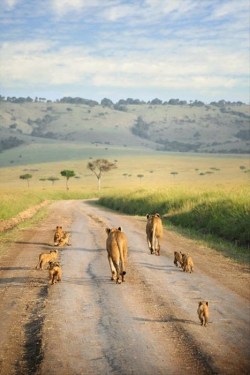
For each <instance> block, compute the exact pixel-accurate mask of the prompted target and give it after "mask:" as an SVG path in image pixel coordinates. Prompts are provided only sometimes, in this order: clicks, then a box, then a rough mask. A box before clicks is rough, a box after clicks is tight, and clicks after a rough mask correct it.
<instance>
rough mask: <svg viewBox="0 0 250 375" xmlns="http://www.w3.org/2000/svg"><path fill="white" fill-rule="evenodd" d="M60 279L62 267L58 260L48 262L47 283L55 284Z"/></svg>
mask: <svg viewBox="0 0 250 375" xmlns="http://www.w3.org/2000/svg"><path fill="white" fill-rule="evenodd" d="M61 280H62V268H61V265H60V263H59V262H49V283H50V284H55V283H56V282H57V281H61Z"/></svg>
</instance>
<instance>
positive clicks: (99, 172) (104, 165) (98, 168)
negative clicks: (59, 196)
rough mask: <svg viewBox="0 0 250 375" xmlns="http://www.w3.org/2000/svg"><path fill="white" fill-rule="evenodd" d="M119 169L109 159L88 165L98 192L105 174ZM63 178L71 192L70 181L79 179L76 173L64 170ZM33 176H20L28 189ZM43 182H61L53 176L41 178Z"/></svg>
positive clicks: (62, 172)
mask: <svg viewBox="0 0 250 375" xmlns="http://www.w3.org/2000/svg"><path fill="white" fill-rule="evenodd" d="M115 168H117V165H116V161H115V162H114V163H113V162H110V161H108V160H107V159H96V160H92V161H90V162H88V164H87V169H89V170H90V171H91V172H92V173H93V174H94V175H95V176H96V178H97V182H98V190H100V189H101V179H102V176H103V173H107V172H109V171H110V170H112V169H115ZM60 174H61V176H62V177H65V179H66V180H65V181H66V190H69V180H70V178H72V177H75V178H77V176H76V173H75V171H73V170H70V169H64V170H63V171H61V172H60ZM32 177H33V176H32V174H30V173H24V174H22V175H20V176H19V178H20V179H21V180H25V181H27V184H28V187H29V186H30V183H29V180H30V179H31V178H32ZM40 180H41V181H46V180H47V181H51V182H52V184H54V182H55V181H57V180H59V178H58V177H55V176H51V177H48V178H41V179H40Z"/></svg>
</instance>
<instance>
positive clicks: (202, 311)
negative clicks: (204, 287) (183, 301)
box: [197, 301, 209, 327]
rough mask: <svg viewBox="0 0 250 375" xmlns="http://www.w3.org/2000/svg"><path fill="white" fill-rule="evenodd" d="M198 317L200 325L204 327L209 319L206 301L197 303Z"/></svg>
mask: <svg viewBox="0 0 250 375" xmlns="http://www.w3.org/2000/svg"><path fill="white" fill-rule="evenodd" d="M197 314H198V317H199V319H200V322H201V325H202V326H204V327H206V325H207V323H208V318H209V311H208V302H207V301H200V302H199V303H198V310H197Z"/></svg>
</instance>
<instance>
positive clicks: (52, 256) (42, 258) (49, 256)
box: [36, 250, 58, 270]
mask: <svg viewBox="0 0 250 375" xmlns="http://www.w3.org/2000/svg"><path fill="white" fill-rule="evenodd" d="M57 257H58V250H50V252H49V253H41V254H40V255H39V262H38V264H37V266H36V269H40V270H42V269H43V267H44V266H45V264H46V263H49V262H50V261H55V260H56V259H57Z"/></svg>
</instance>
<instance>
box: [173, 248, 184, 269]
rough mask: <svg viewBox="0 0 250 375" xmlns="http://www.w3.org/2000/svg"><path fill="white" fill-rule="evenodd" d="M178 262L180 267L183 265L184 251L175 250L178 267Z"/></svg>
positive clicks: (175, 262)
mask: <svg viewBox="0 0 250 375" xmlns="http://www.w3.org/2000/svg"><path fill="white" fill-rule="evenodd" d="M178 263H179V267H182V264H183V259H182V252H181V251H180V252H178V251H175V252H174V264H175V265H176V267H178Z"/></svg>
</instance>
